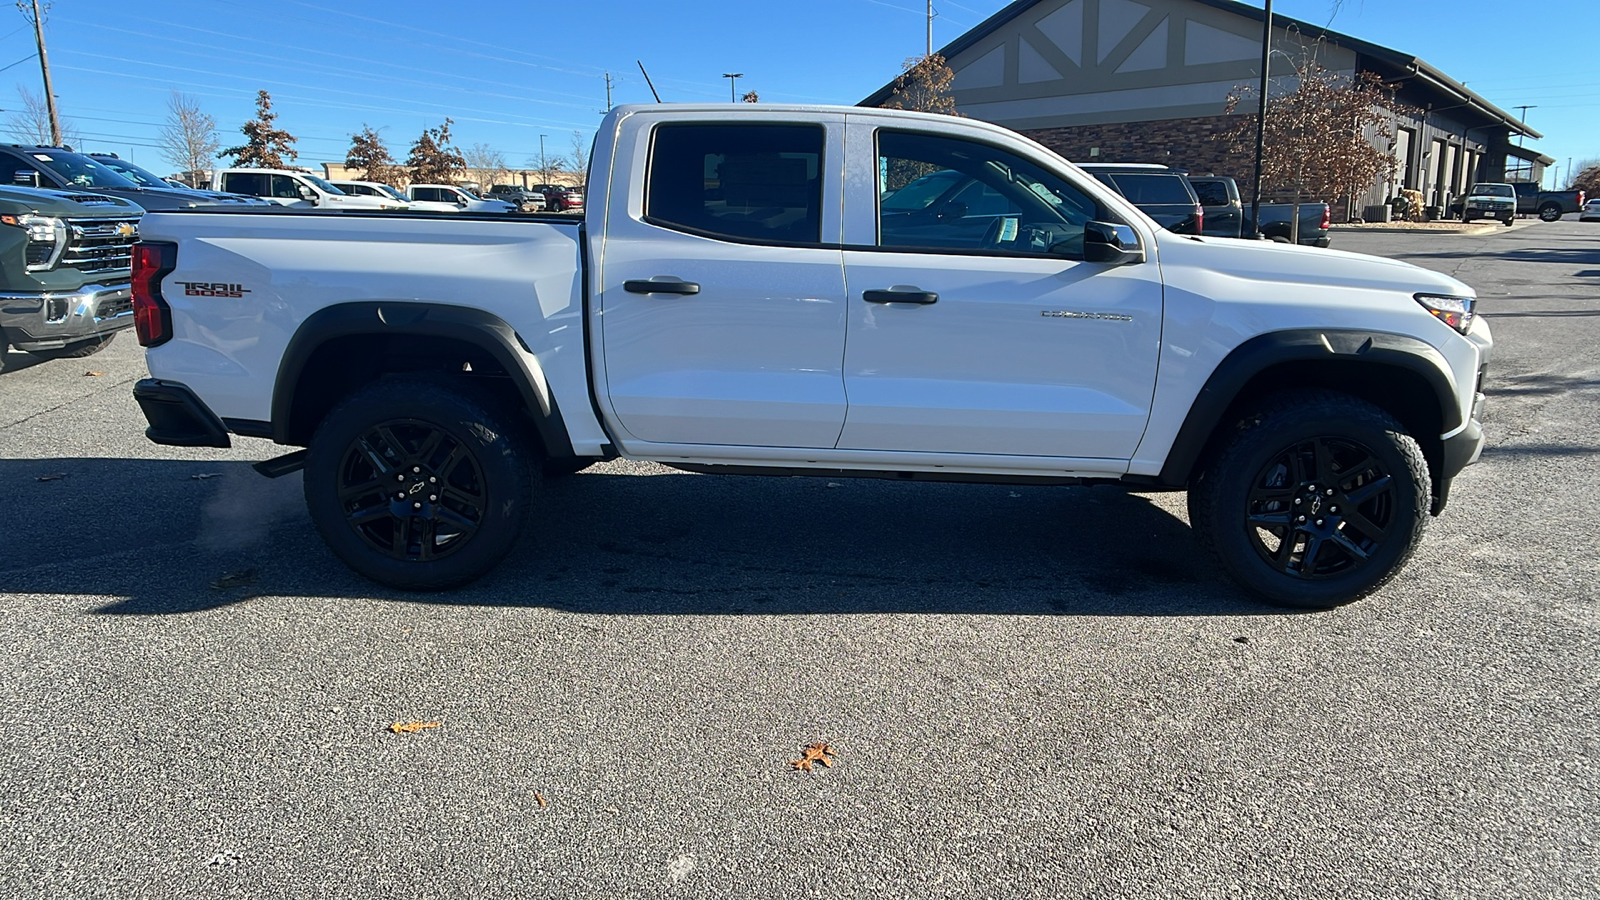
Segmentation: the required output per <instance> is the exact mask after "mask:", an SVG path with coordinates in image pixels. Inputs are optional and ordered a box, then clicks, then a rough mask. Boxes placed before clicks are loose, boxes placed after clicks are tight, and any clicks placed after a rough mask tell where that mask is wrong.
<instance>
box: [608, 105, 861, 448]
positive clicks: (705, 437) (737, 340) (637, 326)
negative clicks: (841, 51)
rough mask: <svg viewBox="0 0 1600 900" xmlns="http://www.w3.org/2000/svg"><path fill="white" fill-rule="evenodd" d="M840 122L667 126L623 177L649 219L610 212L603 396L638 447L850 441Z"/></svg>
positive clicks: (638, 211)
mask: <svg viewBox="0 0 1600 900" xmlns="http://www.w3.org/2000/svg"><path fill="white" fill-rule="evenodd" d="M843 121H844V117H843V116H839V117H837V119H836V121H833V122H826V121H825V122H823V123H821V124H819V123H816V122H814V121H813V122H809V123H806V124H794V123H786V122H782V121H781V120H771V121H766V122H760V121H758V122H752V123H749V124H739V125H730V124H726V123H714V122H713V123H697V122H669V123H663V124H660V125H657V126H655V128H654V130H653V134H651V135H649V136H648V139H649V144H648V147H649V149H648V153H646V154H643V155H642V156H641V158H639V159H637V160H636V161H635V168H636V169H637V170H638V171H635V172H632V173H630V174H627V175H626V176H624V175H620V174H619V175H618V176H617V177H618V178H619V179H620V180H623V181H625V182H626V181H628V180H630V179H631V183H633V184H644V185H646V188H645V191H644V196H643V197H642V201H643V202H642V205H640V204H638V201H637V200H632V199H630V198H629V197H627V196H626V195H624V196H621V197H614V198H613V201H614V204H613V206H612V208H611V209H610V210H608V215H607V221H608V224H607V231H606V240H605V245H604V251H603V255H602V260H603V262H602V268H601V279H600V284H601V291H600V297H599V303H600V311H601V312H600V317H599V323H600V328H601V334H602V341H603V347H604V350H605V359H604V369H603V373H604V384H605V397H606V399H607V401H608V402H609V404H610V408H611V412H612V414H613V416H614V417H615V422H616V423H617V424H619V425H620V426H621V428H622V429H623V431H624V432H625V434H626V436H631V437H632V438H634V439H635V440H636V441H644V442H650V443H660V444H702V445H706V444H714V445H738V446H750V447H804V448H828V447H832V446H834V444H835V442H837V441H838V438H839V429H840V427H841V426H842V425H843V424H844V413H845V394H844V374H843V371H842V362H843V357H844V331H845V304H844V294H845V290H844V271H843V260H842V257H843V254H842V251H841V250H840V249H839V243H838V241H839V200H838V190H839V189H838V178H837V177H834V178H832V179H829V178H827V177H826V171H827V170H826V167H827V166H829V165H832V166H834V169H833V171H835V172H837V171H838V168H837V167H838V165H839V164H838V162H837V160H838V159H839V154H840V153H841V152H842V148H843ZM824 242H826V244H825V243H824ZM620 437H621V436H619V438H620ZM624 443H625V444H626V443H627V441H626V440H625V438H624Z"/></svg>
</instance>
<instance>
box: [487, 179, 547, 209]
mask: <svg viewBox="0 0 1600 900" xmlns="http://www.w3.org/2000/svg"><path fill="white" fill-rule="evenodd" d="M487 196H488V198H489V199H491V200H500V201H503V202H505V203H510V204H512V205H513V206H515V207H517V209H518V210H519V211H521V212H544V211H545V209H547V208H548V207H549V205H550V204H549V201H548V200H546V199H545V196H544V192H542V191H536V190H534V189H532V188H525V187H522V186H521V185H517V184H495V185H490V186H489V193H488V195H487Z"/></svg>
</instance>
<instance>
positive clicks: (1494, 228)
mask: <svg viewBox="0 0 1600 900" xmlns="http://www.w3.org/2000/svg"><path fill="white" fill-rule="evenodd" d="M1529 224H1531V223H1530V222H1528V221H1525V220H1521V219H1519V220H1517V221H1516V222H1515V223H1513V224H1512V225H1510V226H1506V225H1500V224H1497V223H1494V222H1490V223H1487V224H1482V223H1474V224H1471V225H1457V226H1454V227H1451V228H1405V227H1403V226H1399V225H1396V226H1393V227H1382V226H1377V227H1375V226H1371V225H1330V226H1328V232H1329V233H1330V234H1456V235H1460V234H1466V235H1479V234H1503V233H1505V232H1509V231H1515V230H1517V229H1518V228H1526V227H1527V226H1528V225H1529Z"/></svg>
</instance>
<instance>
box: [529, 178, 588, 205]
mask: <svg viewBox="0 0 1600 900" xmlns="http://www.w3.org/2000/svg"><path fill="white" fill-rule="evenodd" d="M528 190H530V191H538V192H539V193H541V194H543V195H544V199H545V205H546V208H547V209H550V210H553V211H555V212H569V211H570V212H582V211H583V190H582V189H581V188H576V187H567V186H565V185H560V184H535V185H531V186H529V188H528Z"/></svg>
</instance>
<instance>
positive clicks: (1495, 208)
mask: <svg viewBox="0 0 1600 900" xmlns="http://www.w3.org/2000/svg"><path fill="white" fill-rule="evenodd" d="M1475 219H1495V220H1497V221H1499V222H1500V223H1501V224H1503V225H1510V224H1511V223H1512V222H1515V221H1516V220H1517V192H1516V190H1515V189H1514V188H1512V187H1511V185H1509V184H1500V183H1495V182H1479V183H1478V184H1474V185H1473V186H1472V190H1470V191H1468V192H1467V196H1466V197H1464V198H1462V201H1461V220H1462V221H1463V222H1471V221H1473V220H1475Z"/></svg>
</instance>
